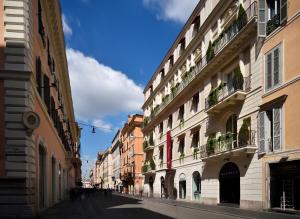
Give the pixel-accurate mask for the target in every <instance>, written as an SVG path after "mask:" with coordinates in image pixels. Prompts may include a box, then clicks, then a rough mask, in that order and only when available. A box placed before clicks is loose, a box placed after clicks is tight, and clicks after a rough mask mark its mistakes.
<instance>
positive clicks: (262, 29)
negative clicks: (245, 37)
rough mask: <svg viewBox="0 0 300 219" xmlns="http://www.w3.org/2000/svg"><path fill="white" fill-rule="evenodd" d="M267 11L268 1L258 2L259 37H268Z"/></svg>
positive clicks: (260, 0)
mask: <svg viewBox="0 0 300 219" xmlns="http://www.w3.org/2000/svg"><path fill="white" fill-rule="evenodd" d="M266 12H267V10H266V0H259V1H258V25H257V33H258V37H266V36H267V16H266V15H267V13H266Z"/></svg>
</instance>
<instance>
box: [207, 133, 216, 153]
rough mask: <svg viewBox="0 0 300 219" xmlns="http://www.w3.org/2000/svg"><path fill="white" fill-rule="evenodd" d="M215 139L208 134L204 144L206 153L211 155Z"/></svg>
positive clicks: (213, 150)
mask: <svg viewBox="0 0 300 219" xmlns="http://www.w3.org/2000/svg"><path fill="white" fill-rule="evenodd" d="M215 146H216V139H215V138H214V137H213V136H209V137H208V139H207V144H206V152H207V155H208V156H209V155H211V154H213V153H214V152H215Z"/></svg>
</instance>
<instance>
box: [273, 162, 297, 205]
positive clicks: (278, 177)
mask: <svg viewBox="0 0 300 219" xmlns="http://www.w3.org/2000/svg"><path fill="white" fill-rule="evenodd" d="M270 176H271V179H270V199H271V208H282V209H294V210H300V186H299V185H300V161H299V160H298V161H289V162H283V163H274V164H270Z"/></svg>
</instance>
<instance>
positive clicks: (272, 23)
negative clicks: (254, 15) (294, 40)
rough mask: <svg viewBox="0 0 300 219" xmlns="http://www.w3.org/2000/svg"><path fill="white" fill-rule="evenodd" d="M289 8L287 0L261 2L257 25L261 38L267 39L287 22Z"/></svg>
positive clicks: (262, 0) (259, 3)
mask: <svg viewBox="0 0 300 219" xmlns="http://www.w3.org/2000/svg"><path fill="white" fill-rule="evenodd" d="M287 7H288V5H287V0H259V2H258V10H259V12H258V25H257V28H258V30H257V32H258V36H259V37H266V36H267V35H269V34H270V33H272V32H273V31H274V30H275V29H277V27H279V26H280V24H281V25H282V24H284V23H285V22H286V21H287Z"/></svg>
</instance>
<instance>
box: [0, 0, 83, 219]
mask: <svg viewBox="0 0 300 219" xmlns="http://www.w3.org/2000/svg"><path fill="white" fill-rule="evenodd" d="M0 5H1V6H0V17H1V18H0V20H1V22H0V44H1V50H0V126H1V127H0V133H1V134H0V144H1V145H0V158H1V159H0V215H1V217H4V218H7V217H14V218H15V217H17V218H18V217H34V216H36V215H37V214H39V213H40V212H41V211H43V210H45V209H47V208H48V207H51V206H53V205H55V204H56V203H58V202H60V201H62V200H64V199H66V198H67V197H68V191H69V189H71V188H73V187H75V185H76V184H77V185H79V184H81V171H80V167H81V161H80V140H79V138H80V129H79V127H78V125H77V123H76V122H75V116H74V110H73V102H72V97H71V88H70V81H69V74H68V67H67V59H66V53H65V43H64V34H63V27H62V20H61V11H60V3H59V1H41V0H32V1H27V0H26V1H25V0H21V1H14V0H7V1H0Z"/></svg>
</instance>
